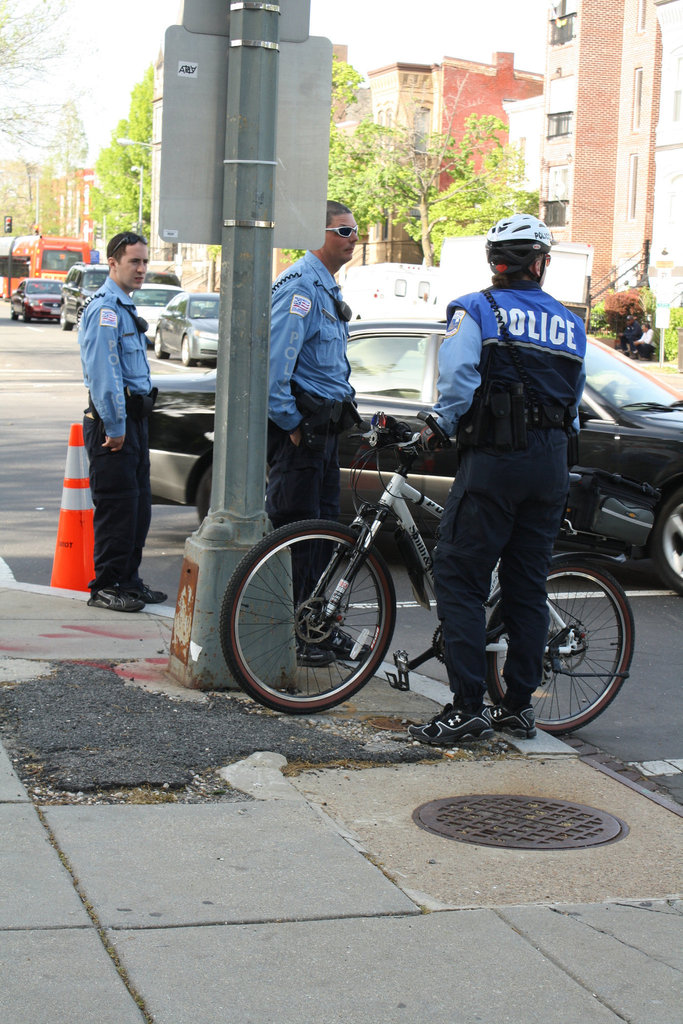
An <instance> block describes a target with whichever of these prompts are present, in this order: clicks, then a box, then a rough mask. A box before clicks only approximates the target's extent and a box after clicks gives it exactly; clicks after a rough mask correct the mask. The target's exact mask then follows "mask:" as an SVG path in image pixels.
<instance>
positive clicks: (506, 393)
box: [457, 381, 528, 452]
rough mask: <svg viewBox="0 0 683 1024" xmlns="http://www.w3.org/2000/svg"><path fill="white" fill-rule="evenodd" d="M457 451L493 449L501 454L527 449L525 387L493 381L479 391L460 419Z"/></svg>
mask: <svg viewBox="0 0 683 1024" xmlns="http://www.w3.org/2000/svg"><path fill="white" fill-rule="evenodd" d="M457 443H458V448H459V449H463V448H494V449H496V451H500V452H512V451H520V450H522V449H524V448H526V447H527V445H528V440H527V418H526V412H525V406H524V387H523V385H522V384H517V383H513V384H508V383H505V382H500V381H492V382H491V383H490V384H486V386H485V387H484V388H483V389H482V388H479V389H477V393H475V396H474V399H473V401H472V405H471V407H470V409H469V410H468V411H467V412H466V413H465V414H464V415H463V416H461V418H460V421H459V423H458V434H457Z"/></svg>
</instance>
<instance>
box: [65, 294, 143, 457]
mask: <svg viewBox="0 0 683 1024" xmlns="http://www.w3.org/2000/svg"><path fill="white" fill-rule="evenodd" d="M134 316H135V306H134V304H133V302H132V301H131V298H130V296H129V295H127V294H126V292H124V291H123V289H122V288H119V286H118V285H117V284H116V283H115V282H114V281H113V280H112V279H111V278H110V277H109V278H107V280H106V281H105V283H104V285H103V286H102V288H101V289H100V290H99V291H98V292H96V293H95V295H94V296H93V298H92V299H91V301H90V302H89V303H88V305H87V306H86V307H85V308H84V310H83V315H82V317H81V322H80V327H79V330H78V343H79V345H80V348H81V365H82V367H83V380H84V383H85V386H86V387H87V389H88V391H89V392H90V396H91V399H92V402H93V404H94V406H95V408H96V409H97V412H98V414H99V416H100V418H101V419H102V422H103V423H104V429H105V432H106V433H107V435H108V436H109V437H123V435H124V434H125V433H126V390H128V393H129V394H131V395H148V394H149V392H150V391H151V389H152V381H151V377H150V370H149V363H148V361H147V339H146V337H145V335H144V334H142V333H141V332H140V331H139V330H138V326H137V324H136V322H135V320H134Z"/></svg>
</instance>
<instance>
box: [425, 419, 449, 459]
mask: <svg viewBox="0 0 683 1024" xmlns="http://www.w3.org/2000/svg"><path fill="white" fill-rule="evenodd" d="M417 416H418V419H421V420H422V421H423V422H424V423H426V424H427V426H426V427H423V428H422V430H421V431H420V444H421V445H422V447H423V448H424V450H425V451H427V452H435V451H438V449H440V448H450V447H451V439H450V437H449V436H448V434H447V433H446V432H445V431H444V430H442V429H441V427H440V426H439V424H438V422H437V420H436V419H435V418H434V416H433V415H432V414H431V413H430V412H424V411H423V412H419V413H418V414H417Z"/></svg>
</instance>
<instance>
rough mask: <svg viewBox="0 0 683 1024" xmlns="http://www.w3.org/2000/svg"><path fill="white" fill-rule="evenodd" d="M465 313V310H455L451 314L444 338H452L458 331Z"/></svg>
mask: <svg viewBox="0 0 683 1024" xmlns="http://www.w3.org/2000/svg"><path fill="white" fill-rule="evenodd" d="M465 313H466V310H464V309H456V310H455V311H454V312H453V316H452V317H451V320H450V323H449V325H448V330H447V331H446V334H445V337H446V338H452V337H453V335H454V334H457V333H458V330H459V329H460V324H461V323H462V322H463V320H464V319H465Z"/></svg>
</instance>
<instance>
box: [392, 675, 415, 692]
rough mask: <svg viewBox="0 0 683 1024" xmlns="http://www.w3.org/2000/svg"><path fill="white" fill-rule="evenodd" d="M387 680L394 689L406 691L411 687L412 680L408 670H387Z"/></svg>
mask: <svg viewBox="0 0 683 1024" xmlns="http://www.w3.org/2000/svg"><path fill="white" fill-rule="evenodd" d="M387 682H388V683H389V686H391V687H392V689H394V690H404V691H405V690H409V689H410V681H409V679H408V673H407V672H399V673H398V674H396V673H395V672H387Z"/></svg>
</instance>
